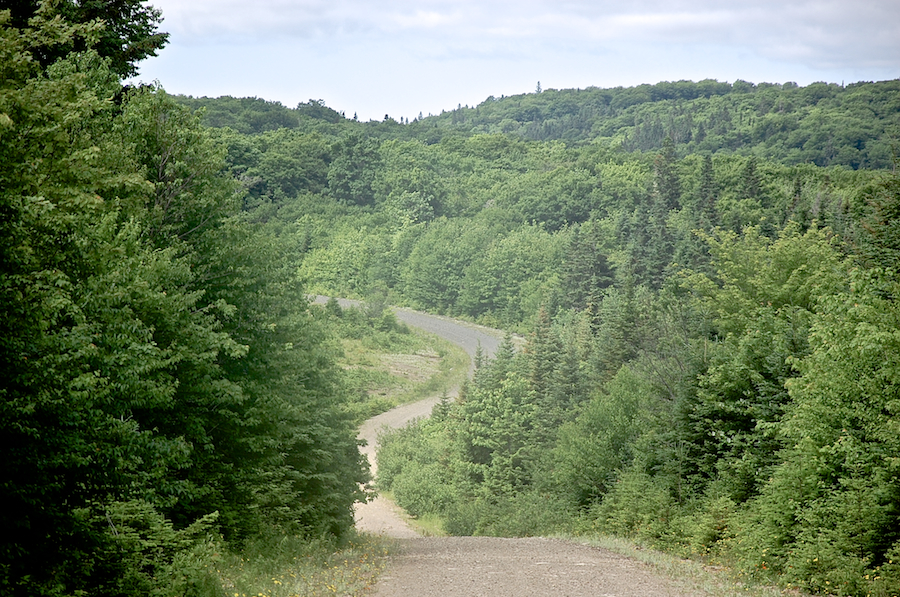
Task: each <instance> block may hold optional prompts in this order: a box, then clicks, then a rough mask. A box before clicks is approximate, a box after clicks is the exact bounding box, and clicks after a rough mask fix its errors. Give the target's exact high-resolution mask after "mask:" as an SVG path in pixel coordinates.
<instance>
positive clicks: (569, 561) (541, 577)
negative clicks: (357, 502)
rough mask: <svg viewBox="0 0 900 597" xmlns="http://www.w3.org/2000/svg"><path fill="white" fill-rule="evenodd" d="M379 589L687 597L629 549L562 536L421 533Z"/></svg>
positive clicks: (425, 594)
mask: <svg viewBox="0 0 900 597" xmlns="http://www.w3.org/2000/svg"><path fill="white" fill-rule="evenodd" d="M375 595H376V596H377V597H400V596H415V597H472V596H488V597H529V596H532V595H533V596H535V597H537V596H541V597H545V596H549V595H554V596H557V595H558V596H569V597H588V596H591V597H620V596H621V597H625V596H633V597H663V596H666V597H687V596H688V595H691V593H686V592H681V591H680V589H679V588H677V587H674V586H673V585H672V581H670V580H668V579H666V578H663V577H661V576H659V575H658V574H655V573H654V572H653V571H652V570H651V569H650V568H649V567H648V566H647V565H645V564H643V563H641V562H636V561H634V560H630V559H628V558H626V557H624V556H620V555H618V554H615V553H612V552H609V551H606V550H602V549H596V548H592V547H589V546H585V545H579V544H577V543H571V542H567V541H561V540H556V539H540V538H527V539H501V538H494V537H432V538H427V537H421V538H418V539H406V540H404V541H402V542H401V552H400V554H399V555H397V556H395V557H394V560H393V562H392V563H391V565H390V566H389V567H388V570H387V572H385V573H384V574H383V575H382V577H381V579H380V580H379V582H378V585H377V586H376V588H375Z"/></svg>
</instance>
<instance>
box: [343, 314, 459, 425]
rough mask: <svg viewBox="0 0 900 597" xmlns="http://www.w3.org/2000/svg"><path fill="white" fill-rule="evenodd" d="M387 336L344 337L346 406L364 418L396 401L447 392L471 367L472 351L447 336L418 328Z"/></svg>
mask: <svg viewBox="0 0 900 597" xmlns="http://www.w3.org/2000/svg"><path fill="white" fill-rule="evenodd" d="M397 336H400V335H399V334H398V335H395V338H394V339H389V341H385V342H376V341H373V340H372V339H371V338H370V337H368V336H367V337H363V338H343V339H342V340H341V345H342V348H343V352H344V355H343V358H342V359H340V361H339V363H340V365H341V367H342V368H343V369H344V379H345V383H346V384H347V391H348V394H349V398H350V400H349V405H348V408H349V409H350V412H351V413H352V414H353V417H354V419H355V420H356V421H357V422H360V423H361V422H362V421H364V420H366V419H368V418H370V417H373V416H375V415H377V414H380V413H383V412H385V411H388V410H390V409H392V408H394V407H395V406H400V405H401V404H407V403H409V402H415V401H416V400H422V399H424V398H428V397H429V396H434V395H435V394H441V393H444V392H449V391H450V390H451V389H452V388H454V387H456V386H458V385H460V384H461V383H462V382H463V381H464V380H465V378H466V375H467V374H468V370H469V355H467V354H466V352H465V351H464V350H463V349H462V348H460V347H458V346H456V345H454V344H451V343H450V342H447V341H446V340H443V339H441V338H439V337H437V336H435V335H433V334H429V333H426V332H423V331H420V330H415V329H413V330H411V331H409V332H408V333H405V334H402V336H403V337H402V338H400V339H399V340H397V339H396V337H397Z"/></svg>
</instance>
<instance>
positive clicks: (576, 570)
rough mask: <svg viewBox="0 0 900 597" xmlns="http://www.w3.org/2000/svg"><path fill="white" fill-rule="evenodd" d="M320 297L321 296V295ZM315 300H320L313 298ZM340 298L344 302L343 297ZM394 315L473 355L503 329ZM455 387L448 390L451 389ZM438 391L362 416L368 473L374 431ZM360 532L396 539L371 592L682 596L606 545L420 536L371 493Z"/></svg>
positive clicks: (386, 595)
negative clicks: (395, 549) (365, 418)
mask: <svg viewBox="0 0 900 597" xmlns="http://www.w3.org/2000/svg"><path fill="white" fill-rule="evenodd" d="M323 298H324V297H323ZM320 300H321V299H320ZM344 304H345V305H349V304H351V303H350V302H349V301H348V302H346V303H344ZM395 312H396V313H397V318H398V319H400V320H402V321H405V322H406V323H407V324H409V325H412V326H416V327H419V328H422V329H424V330H426V331H429V332H432V333H434V334H437V335H438V336H441V337H442V338H445V339H447V340H449V341H451V342H454V343H456V344H458V345H459V346H462V347H463V348H464V349H465V350H466V352H468V353H469V356H470V357H474V355H475V351H476V350H477V347H478V345H479V344H480V345H481V348H482V351H483V352H484V354H485V356H491V355H493V354H494V352H495V351H496V349H497V347H498V346H499V343H500V338H501V337H502V332H498V331H497V330H490V329H488V328H482V327H479V326H474V325H470V324H465V323H461V322H456V321H453V320H450V319H448V318H444V317H436V316H432V315H427V314H424V313H418V312H415V311H410V310H407V309H395ZM456 392H457V390H454V392H453V393H452V394H451V396H452V397H455V396H456ZM439 399H440V397H438V396H435V397H433V398H429V399H427V400H422V401H420V402H416V403H413V404H407V405H404V406H400V407H397V408H395V409H393V410H390V411H388V412H386V413H383V414H381V415H378V416H377V417H374V418H372V419H369V420H368V421H366V422H365V423H364V424H363V425H362V426H361V427H360V431H359V437H360V438H361V439H365V440H366V441H367V442H368V446H366V447H365V448H364V453H365V454H366V455H367V456H368V457H369V461H370V462H371V463H372V471H373V473H374V472H375V466H376V463H375V449H376V446H377V437H378V432H379V430H381V429H382V428H384V427H389V428H396V427H401V426H403V425H405V424H407V423H408V422H409V421H411V420H413V419H416V418H421V417H427V416H429V415H430V414H431V409H432V408H433V407H434V405H435V404H436V403H437V402H438V400H439ZM356 525H357V528H358V529H359V530H360V531H364V532H368V533H374V534H379V535H383V536H385V537H391V538H395V539H397V540H398V545H399V550H398V554H397V555H396V556H394V557H393V561H392V562H391V564H390V565H389V567H388V570H387V572H385V573H384V574H383V575H382V577H381V578H380V579H379V581H378V584H377V585H376V587H375V593H374V594H375V596H376V597H407V596H408V597H481V596H484V597H531V596H535V597H538V596H540V597H545V596H550V595H553V596H557V595H559V596H568V597H588V596H590V597H626V596H628V597H688V596H690V595H697V594H698V593H696V592H691V591H684V590H682V589H680V588H679V587H676V586H674V585H673V583H672V581H671V580H669V579H667V578H664V577H662V576H660V575H658V574H656V573H655V572H653V570H652V569H650V567H649V566H647V565H645V564H642V563H640V562H636V561H634V560H631V559H628V558H626V557H624V556H620V555H618V554H615V553H613V552H610V551H606V550H602V549H597V548H593V547H589V546H586V545H580V544H577V543H572V542H567V541H560V540H556V539H541V538H524V539H503V538H494V537H420V536H419V535H417V534H416V532H415V531H413V530H412V529H411V528H410V527H409V525H408V524H406V522H405V521H404V519H403V516H402V513H401V512H400V510H399V508H397V506H396V505H394V504H393V503H391V502H389V501H387V500H385V499H384V498H378V499H376V500H375V501H374V502H370V503H368V504H361V505H359V506H358V507H357V510H356Z"/></svg>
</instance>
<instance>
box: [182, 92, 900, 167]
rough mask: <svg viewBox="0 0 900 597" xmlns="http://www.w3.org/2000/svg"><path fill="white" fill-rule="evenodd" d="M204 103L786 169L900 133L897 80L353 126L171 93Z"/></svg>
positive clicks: (279, 123) (524, 102)
mask: <svg viewBox="0 0 900 597" xmlns="http://www.w3.org/2000/svg"><path fill="white" fill-rule="evenodd" d="M179 100H180V101H181V102H183V103H185V104H186V105H189V106H190V107H191V108H193V109H196V108H198V107H201V106H202V107H204V108H205V109H206V116H205V122H206V123H207V124H208V125H209V126H214V127H222V126H229V127H231V128H233V129H235V130H237V131H239V132H242V133H259V132H263V131H266V130H273V129H276V128H283V127H284V128H301V129H309V128H321V127H320V126H319V127H317V126H316V125H315V124H314V123H315V122H316V121H318V123H319V125H321V123H323V122H325V123H329V124H336V125H341V126H350V127H352V128H355V129H358V130H365V131H366V134H369V135H377V136H378V137H380V138H399V139H419V140H422V141H426V142H429V143H434V142H437V141H439V140H440V139H441V138H443V137H445V136H447V135H462V136H469V135H472V134H478V133H503V134H511V135H515V136H518V137H522V138H524V139H529V140H538V141H551V140H560V141H565V142H566V143H578V142H592V143H601V144H603V145H605V146H608V147H621V148H622V149H624V150H626V151H654V150H658V149H660V148H661V147H662V144H663V141H664V140H665V139H666V138H667V137H669V138H671V139H672V141H673V142H674V144H675V149H676V153H677V154H678V155H679V156H684V155H687V154H690V153H696V152H702V153H711V154H717V153H735V154H739V155H753V156H756V157H758V158H764V159H767V160H772V161H777V162H779V163H782V164H785V165H793V164H802V163H811V164H815V165H817V166H832V165H841V166H848V167H850V168H854V169H857V168H887V167H889V166H890V164H891V155H892V147H893V146H894V145H895V144H896V143H897V139H898V138H900V81H897V80H892V81H881V82H877V83H873V82H860V83H853V84H850V85H846V86H844V85H836V84H828V83H814V84H812V85H808V86H806V87H800V86H798V85H796V84H794V83H785V84H783V85H776V84H770V83H760V84H758V85H755V84H752V83H747V82H745V81H735V82H734V83H732V84H729V83H720V82H717V81H713V80H705V81H700V82H697V83H694V82H691V81H678V82H672V83H670V82H662V83H657V84H655V85H649V84H647V85H639V86H637V87H628V88H623V87H617V88H612V89H600V88H587V89H563V90H556V89H547V90H544V91H542V92H541V93H529V94H523V95H516V96H510V97H501V98H495V97H490V98H488V99H486V100H485V101H484V102H482V103H481V104H479V105H478V106H475V107H472V108H470V107H463V106H460V107H459V108H457V109H456V110H452V111H448V112H444V113H442V114H440V115H436V116H426V117H422V118H418V119H416V120H413V121H412V122H409V123H405V122H404V123H402V124H401V123H399V122H396V121H393V120H386V121H385V122H382V123H377V122H368V123H357V122H355V121H353V120H348V119H346V118H344V116H343V115H342V114H340V113H338V112H336V111H334V110H331V109H330V108H328V107H327V106H325V105H323V104H322V103H321V102H317V101H315V100H310V101H309V102H307V103H302V104H300V105H299V106H298V107H297V108H294V109H291V108H287V107H285V106H282V105H280V104H278V103H273V102H266V101H264V100H261V99H257V98H254V99H247V98H244V99H236V98H227V97H223V98H217V99H210V98H179Z"/></svg>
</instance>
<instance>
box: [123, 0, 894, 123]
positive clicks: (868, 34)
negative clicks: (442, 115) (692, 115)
mask: <svg viewBox="0 0 900 597" xmlns="http://www.w3.org/2000/svg"><path fill="white" fill-rule="evenodd" d="M150 4H152V5H154V6H156V7H157V8H160V9H161V10H162V11H163V17H164V19H165V20H164V22H163V24H162V27H161V29H162V30H164V31H168V32H169V33H170V34H171V37H170V41H169V45H168V46H167V47H166V48H165V49H164V50H163V51H162V52H161V53H160V56H158V57H157V58H152V59H150V60H147V61H145V62H143V63H142V64H141V73H140V76H139V77H138V78H139V79H140V80H143V81H145V82H150V81H153V80H158V81H159V82H160V83H162V85H163V87H164V88H165V89H166V90H167V91H169V92H170V93H183V94H188V95H194V96H210V97H216V96H219V95H232V96H236V97H244V96H255V97H261V98H265V99H268V100H277V101H280V102H281V103H283V104H284V105H286V106H290V107H293V106H296V105H297V103H298V102H304V101H308V100H309V99H322V100H324V101H325V103H326V104H327V105H328V106H330V107H332V108H334V109H336V110H339V111H344V112H345V113H346V115H347V116H348V117H351V116H352V115H353V114H354V113H356V114H357V115H358V117H359V118H360V119H361V120H370V119H375V120H381V119H383V118H384V116H385V115H386V114H389V115H390V116H391V117H393V118H400V117H406V118H410V119H412V118H414V117H416V116H418V114H419V113H420V112H421V113H423V114H425V115H427V114H429V113H435V114H436V113H439V112H440V111H441V110H450V109H453V108H456V107H457V105H459V104H462V105H470V106H474V105H476V104H479V103H481V102H482V101H484V100H485V99H486V98H487V97H488V96H491V95H493V96H497V97H499V96H501V95H514V94H518V93H525V92H531V91H534V90H535V88H536V87H537V84H538V82H540V84H541V86H542V87H543V88H544V89H548V88H556V89H566V88H585V87H590V86H597V87H616V86H631V85H638V84H640V83H656V82H659V81H676V80H681V79H688V80H694V81H699V80H701V79H707V78H709V79H717V80H719V81H728V82H733V81H734V80H736V79H744V80H746V81H751V82H754V83H758V82H762V81H766V82H772V83H783V82H785V81H795V82H797V83H799V84H801V85H806V84H809V83H812V82H815V81H827V82H832V83H841V82H845V83H850V82H854V81H864V80H865V81H870V80H884V79H895V78H898V77H900V1H898V0H807V1H796V0H756V1H754V2H747V1H736V0H735V1H729V0H644V1H634V2H628V1H623V0H616V1H613V0H480V1H475V0H454V1H452V2H451V1H448V0H251V1H247V0H151V1H150Z"/></svg>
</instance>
